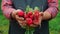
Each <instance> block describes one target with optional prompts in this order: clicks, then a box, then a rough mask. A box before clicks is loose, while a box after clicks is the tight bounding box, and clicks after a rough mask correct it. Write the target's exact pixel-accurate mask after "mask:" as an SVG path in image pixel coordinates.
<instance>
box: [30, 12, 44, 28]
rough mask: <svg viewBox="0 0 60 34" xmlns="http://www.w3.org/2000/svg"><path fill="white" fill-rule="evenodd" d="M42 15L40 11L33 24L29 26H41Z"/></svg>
mask: <svg viewBox="0 0 60 34" xmlns="http://www.w3.org/2000/svg"><path fill="white" fill-rule="evenodd" d="M42 16H43V12H40V15H39V18H38V21H33V24H31V25H30V26H31V27H38V26H41V21H42Z"/></svg>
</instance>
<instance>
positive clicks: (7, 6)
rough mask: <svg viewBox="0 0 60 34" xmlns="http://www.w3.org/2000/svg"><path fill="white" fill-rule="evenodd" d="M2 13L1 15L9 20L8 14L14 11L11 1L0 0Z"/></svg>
mask: <svg viewBox="0 0 60 34" xmlns="http://www.w3.org/2000/svg"><path fill="white" fill-rule="evenodd" d="M1 8H2V11H3V14H4V15H5V16H6V18H8V19H10V18H11V17H10V14H11V12H13V11H14V10H15V9H14V8H13V6H12V1H11V0H2V6H1Z"/></svg>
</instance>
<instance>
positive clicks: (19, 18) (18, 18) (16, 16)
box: [12, 9, 43, 27]
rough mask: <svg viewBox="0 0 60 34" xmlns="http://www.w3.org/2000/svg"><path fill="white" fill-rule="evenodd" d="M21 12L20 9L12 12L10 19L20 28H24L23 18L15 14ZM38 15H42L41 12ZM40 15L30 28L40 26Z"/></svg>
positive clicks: (25, 23) (24, 21)
mask: <svg viewBox="0 0 60 34" xmlns="http://www.w3.org/2000/svg"><path fill="white" fill-rule="evenodd" d="M19 11H21V10H20V9H18V10H14V11H13V12H12V18H14V19H16V21H17V22H18V23H19V25H20V26H21V27H23V26H26V25H27V22H26V20H24V18H23V17H19V16H18V15H17V13H18V12H19ZM40 14H43V12H40ZM42 17H43V16H42V15H39V22H33V24H31V25H30V27H38V26H39V25H40V26H41V21H42Z"/></svg>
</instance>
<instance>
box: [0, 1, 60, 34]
mask: <svg viewBox="0 0 60 34" xmlns="http://www.w3.org/2000/svg"><path fill="white" fill-rule="evenodd" d="M59 4H60V0H59ZM0 6H1V0H0ZM59 9H60V6H59ZM8 30H9V21H8V20H7V19H6V18H5V17H4V15H3V14H2V11H1V7H0V34H8ZM49 31H50V34H60V12H59V13H58V15H57V16H56V18H54V19H52V20H51V21H50V23H49Z"/></svg>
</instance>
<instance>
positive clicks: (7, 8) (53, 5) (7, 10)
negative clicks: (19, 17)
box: [2, 0, 58, 19]
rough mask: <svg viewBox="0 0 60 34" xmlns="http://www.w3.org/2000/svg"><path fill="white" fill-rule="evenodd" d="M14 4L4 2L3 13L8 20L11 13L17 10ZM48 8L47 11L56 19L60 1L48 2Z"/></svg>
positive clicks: (10, 0) (6, 0) (8, 1)
mask: <svg viewBox="0 0 60 34" xmlns="http://www.w3.org/2000/svg"><path fill="white" fill-rule="evenodd" d="M12 4H13V3H12V0H2V11H3V14H4V15H5V16H6V17H7V18H8V19H10V14H11V12H12V11H14V10H15V9H14V8H13V6H12ZM48 6H49V8H48V9H47V11H48V12H49V13H50V14H51V15H52V17H55V16H56V14H57V12H58V9H57V8H58V0H48Z"/></svg>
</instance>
